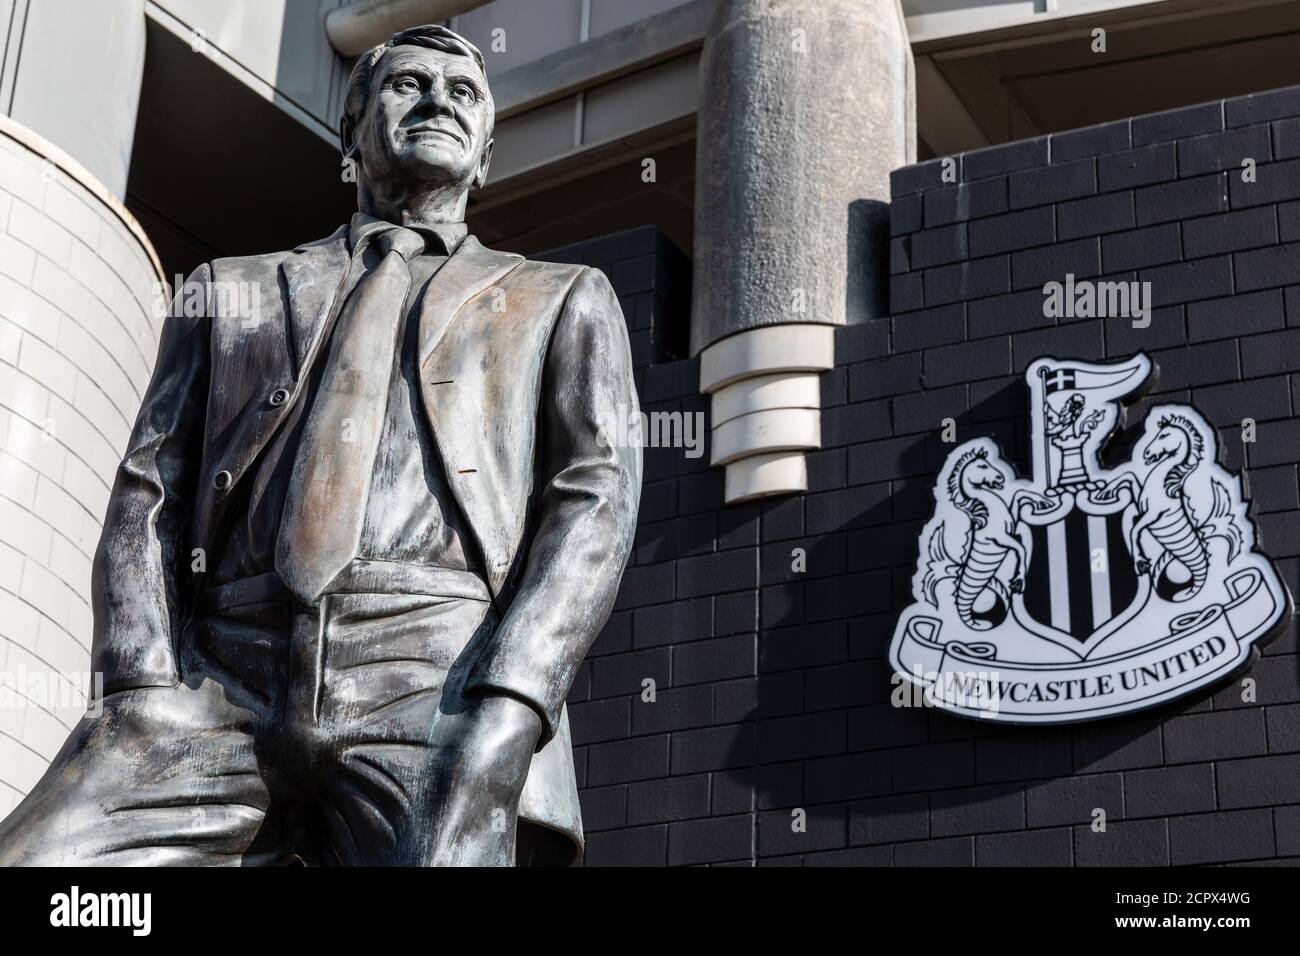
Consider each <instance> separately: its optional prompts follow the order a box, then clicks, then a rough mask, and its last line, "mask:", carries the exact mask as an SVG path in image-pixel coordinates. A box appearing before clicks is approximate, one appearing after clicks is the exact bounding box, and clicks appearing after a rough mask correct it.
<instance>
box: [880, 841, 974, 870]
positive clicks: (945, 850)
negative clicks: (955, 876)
mask: <svg viewBox="0 0 1300 956" xmlns="http://www.w3.org/2000/svg"><path fill="white" fill-rule="evenodd" d="M894 865H895V866H974V865H975V838H974V837H968V836H963V837H952V838H950V839H947V840H922V841H920V842H918V843H900V844H898V845H897V846H895V847H894Z"/></svg>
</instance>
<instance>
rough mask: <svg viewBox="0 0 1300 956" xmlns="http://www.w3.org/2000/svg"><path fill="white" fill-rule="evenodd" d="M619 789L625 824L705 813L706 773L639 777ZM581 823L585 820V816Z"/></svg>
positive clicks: (707, 809)
mask: <svg viewBox="0 0 1300 956" xmlns="http://www.w3.org/2000/svg"><path fill="white" fill-rule="evenodd" d="M623 790H624V792H625V793H626V804H627V823H628V825H629V826H642V825H644V824H648V823H667V822H669V821H671V820H687V819H690V818H691V817H707V816H708V815H709V776H708V774H697V775H696V776H692V777H668V778H667V779H664V780H643V781H640V782H638V783H629V784H628V785H627V786H626V787H625V788H623ZM583 822H584V823H585V822H586V821H585V819H584V821H583Z"/></svg>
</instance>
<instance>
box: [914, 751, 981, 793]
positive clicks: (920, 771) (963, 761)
mask: <svg viewBox="0 0 1300 956" xmlns="http://www.w3.org/2000/svg"><path fill="white" fill-rule="evenodd" d="M974 782H975V747H974V744H973V743H972V742H970V741H953V742H949V743H939V744H926V745H924V746H919V747H911V748H909V749H907V750H900V751H898V752H897V753H895V754H894V790H895V791H897V792H899V793H905V792H907V791H909V790H935V789H940V788H943V787H961V786H969V785H971V784H973V783H974Z"/></svg>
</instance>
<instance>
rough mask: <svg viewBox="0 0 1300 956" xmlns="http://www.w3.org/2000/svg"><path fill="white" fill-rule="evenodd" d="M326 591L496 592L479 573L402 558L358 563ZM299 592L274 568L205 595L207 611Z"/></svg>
mask: <svg viewBox="0 0 1300 956" xmlns="http://www.w3.org/2000/svg"><path fill="white" fill-rule="evenodd" d="M325 593H326V594H427V595H430V596H436V597H449V598H464V599H465V600H469V601H491V600H492V592H491V591H489V590H488V586H487V584H486V583H485V582H484V581H483V579H482V578H481V577H479V576H478V575H477V574H476V573H475V572H473V571H460V570H457V569H456V568H436V567H432V566H430V565H425V564H407V563H403V562H398V561H361V560H357V561H353V562H352V563H351V564H350V565H348V566H347V567H346V568H344V569H343V572H342V573H341V574H340V575H339V576H338V577H337V578H335V579H334V581H333V582H332V583H331V584H330V586H329V588H328V589H326V592H325ZM291 600H294V598H293V594H292V593H291V592H290V591H289V589H288V588H287V587H285V585H284V582H283V581H282V580H280V575H278V574H276V573H275V572H274V571H268V572H266V573H265V574H256V575H253V576H252V577H247V578H239V579H238V580H235V581H230V582H227V583H226V584H221V585H218V586H217V587H214V588H208V589H207V590H206V591H203V592H202V593H200V594H199V596H198V599H197V600H196V602H195V610H197V611H198V612H199V613H201V614H207V613H212V612H214V611H221V610H228V609H231V608H236V607H242V606H244V605H248V604H262V603H265V602H267V601H291Z"/></svg>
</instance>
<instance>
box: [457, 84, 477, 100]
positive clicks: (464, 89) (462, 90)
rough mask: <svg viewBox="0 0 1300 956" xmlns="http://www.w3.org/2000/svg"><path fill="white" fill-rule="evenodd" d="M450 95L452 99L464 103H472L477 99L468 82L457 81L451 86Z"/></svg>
mask: <svg viewBox="0 0 1300 956" xmlns="http://www.w3.org/2000/svg"><path fill="white" fill-rule="evenodd" d="M451 96H452V99H455V100H458V101H460V102H461V103H466V104H468V103H473V102H474V100H475V99H477V96H476V95H475V93H474V88H473V87H472V86H470V85H469V84H468V83H457V84H456V85H455V86H453V87H452V88H451Z"/></svg>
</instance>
